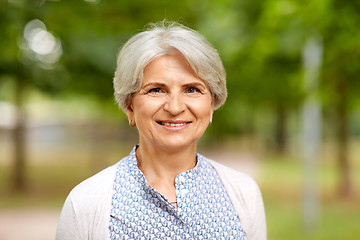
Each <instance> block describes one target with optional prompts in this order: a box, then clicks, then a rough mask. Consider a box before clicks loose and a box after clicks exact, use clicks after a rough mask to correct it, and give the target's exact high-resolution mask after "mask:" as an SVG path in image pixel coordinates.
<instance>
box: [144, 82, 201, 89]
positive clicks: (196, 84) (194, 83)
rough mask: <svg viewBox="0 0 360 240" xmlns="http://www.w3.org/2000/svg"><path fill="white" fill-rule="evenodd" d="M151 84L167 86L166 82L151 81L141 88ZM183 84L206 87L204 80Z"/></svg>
mask: <svg viewBox="0 0 360 240" xmlns="http://www.w3.org/2000/svg"><path fill="white" fill-rule="evenodd" d="M149 86H159V87H164V86H166V84H164V83H160V82H151V83H148V84H146V85H145V86H143V87H141V88H147V87H149ZM183 86H185V87H193V86H195V87H199V86H200V87H204V88H206V85H205V84H204V83H202V82H190V83H186V84H184V85H183Z"/></svg>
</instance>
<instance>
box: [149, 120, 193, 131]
mask: <svg viewBox="0 0 360 240" xmlns="http://www.w3.org/2000/svg"><path fill="white" fill-rule="evenodd" d="M156 123H157V124H159V126H161V127H162V128H164V129H166V130H168V131H175V132H176V131H181V130H183V129H185V128H187V127H188V126H189V125H190V123H191V122H189V121H169V120H164V121H156Z"/></svg>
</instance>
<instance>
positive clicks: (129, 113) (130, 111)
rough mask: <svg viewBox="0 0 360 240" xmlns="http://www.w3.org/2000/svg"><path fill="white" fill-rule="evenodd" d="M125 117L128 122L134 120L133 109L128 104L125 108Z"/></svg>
mask: <svg viewBox="0 0 360 240" xmlns="http://www.w3.org/2000/svg"><path fill="white" fill-rule="evenodd" d="M126 115H127V117H128V120H129V121H132V120H133V119H134V109H133V106H132V103H130V104H129V106H128V107H127V108H126Z"/></svg>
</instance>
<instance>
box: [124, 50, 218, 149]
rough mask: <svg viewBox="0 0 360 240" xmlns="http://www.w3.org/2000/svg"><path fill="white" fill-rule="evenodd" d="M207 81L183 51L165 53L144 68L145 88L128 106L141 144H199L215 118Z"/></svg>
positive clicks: (175, 145) (165, 146)
mask: <svg viewBox="0 0 360 240" xmlns="http://www.w3.org/2000/svg"><path fill="white" fill-rule="evenodd" d="M213 110H214V108H213V103H212V96H211V93H210V91H209V89H208V87H207V86H206V84H205V82H204V81H203V80H202V79H200V78H199V77H198V76H196V74H195V73H194V71H193V70H192V69H191V67H190V65H189V63H188V62H187V61H186V59H185V58H184V57H183V55H182V54H180V53H174V54H170V55H164V56H161V57H159V58H156V59H155V60H153V61H152V62H150V63H149V64H148V65H147V66H146V68H145V69H144V77H143V82H142V85H141V89H140V90H139V91H138V92H137V93H135V94H134V96H133V98H132V102H131V105H130V106H129V107H128V109H127V114H128V118H129V120H132V121H135V122H136V126H137V128H138V130H139V136H140V139H139V140H140V146H142V145H143V146H144V144H145V145H147V146H149V147H161V148H165V149H167V150H181V149H184V148H188V147H194V148H195V147H196V141H197V140H198V139H199V138H200V137H201V136H202V135H203V133H204V131H205V130H206V128H207V126H208V125H209V123H210V120H211V119H212V114H213Z"/></svg>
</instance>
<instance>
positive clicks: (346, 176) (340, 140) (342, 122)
mask: <svg viewBox="0 0 360 240" xmlns="http://www.w3.org/2000/svg"><path fill="white" fill-rule="evenodd" d="M337 90H338V94H339V95H338V96H339V101H338V106H337V119H338V134H337V146H338V163H339V171H340V186H339V190H340V194H341V195H342V196H344V197H348V196H350V195H351V194H352V186H351V185H352V184H351V177H350V163H349V156H348V149H349V144H348V138H349V136H348V127H349V116H348V111H347V102H346V97H347V96H346V86H345V82H339V85H338V89H337Z"/></svg>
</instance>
